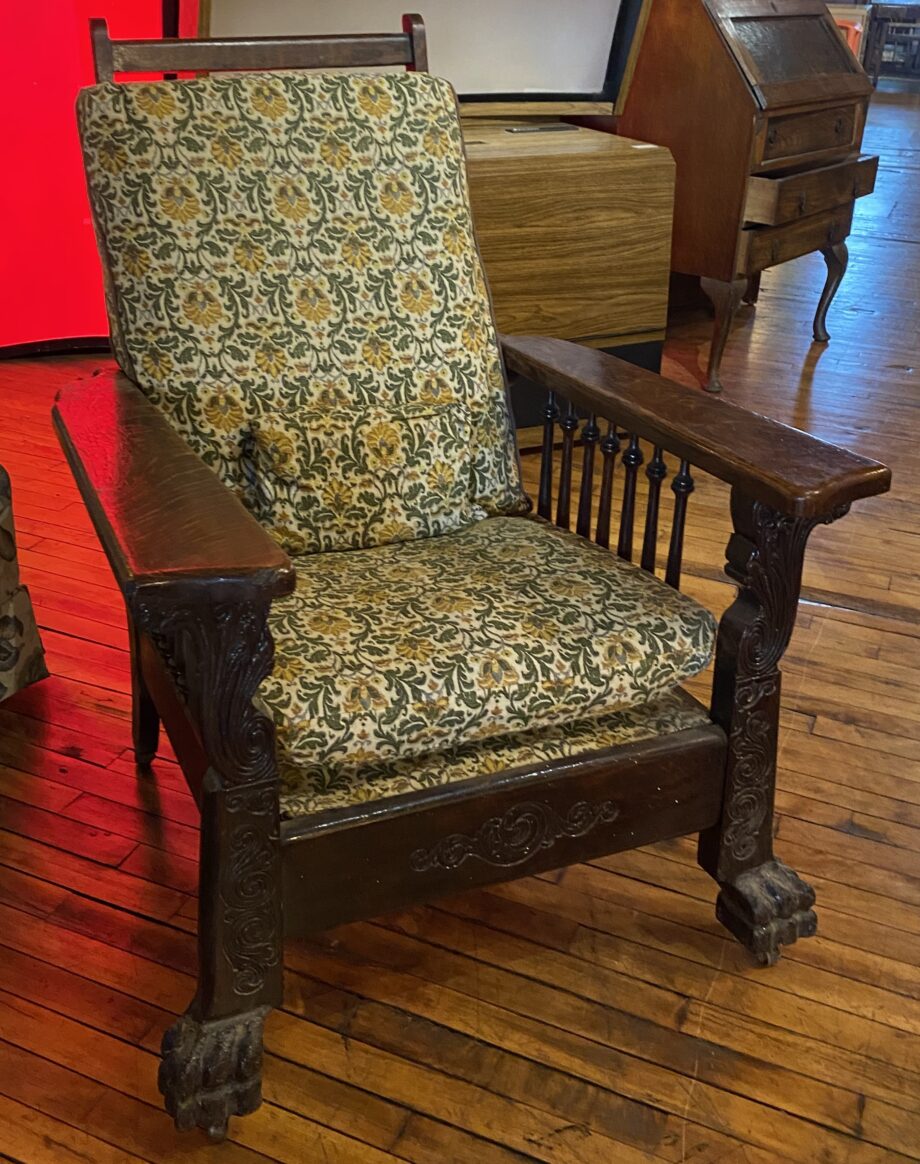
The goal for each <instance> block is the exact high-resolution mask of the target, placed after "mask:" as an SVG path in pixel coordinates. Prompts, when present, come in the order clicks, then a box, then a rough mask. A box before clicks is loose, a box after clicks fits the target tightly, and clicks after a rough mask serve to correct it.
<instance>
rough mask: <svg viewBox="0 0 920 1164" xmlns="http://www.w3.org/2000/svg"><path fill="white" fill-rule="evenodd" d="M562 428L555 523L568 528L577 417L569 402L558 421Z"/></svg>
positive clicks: (569, 523)
mask: <svg viewBox="0 0 920 1164" xmlns="http://www.w3.org/2000/svg"><path fill="white" fill-rule="evenodd" d="M560 428H561V429H562V466H561V468H560V470H559V496H558V498H557V502H556V525H558V526H561V527H562V529H568V528H569V526H570V525H571V521H572V519H571V510H572V465H573V462H574V459H575V431H576V429H577V428H578V417H577V416H576V414H575V408H574V406H573V405H572V404H571V402H569V403H568V404H567V406H566V409H565V412H564V413H563V416H562V420H561V421H560Z"/></svg>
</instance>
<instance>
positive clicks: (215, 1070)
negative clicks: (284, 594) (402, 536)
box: [132, 579, 283, 1137]
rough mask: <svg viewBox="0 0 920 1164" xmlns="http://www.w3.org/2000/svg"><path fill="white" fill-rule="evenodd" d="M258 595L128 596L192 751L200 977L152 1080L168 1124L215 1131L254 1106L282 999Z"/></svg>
mask: <svg viewBox="0 0 920 1164" xmlns="http://www.w3.org/2000/svg"><path fill="white" fill-rule="evenodd" d="M268 609H269V601H268V599H267V598H262V597H261V596H260V595H259V594H258V592H257V591H254V588H253V587H252V586H245V585H242V586H237V585H233V584H230V583H224V582H222V581H221V580H219V579H218V580H209V581H207V582H202V583H195V584H188V585H185V586H179V587H177V586H169V585H167V586H163V587H162V589H159V588H151V590H150V591H148V592H147V593H146V594H143V595H141V596H140V597H139V598H138V599H137V600H136V601H135V602H134V603H133V604H132V614H133V617H134V620H135V625H136V626H137V628H138V630H139V631H141V632H142V633H143V634H146V635H147V636H148V637H149V638H150V639H151V640H152V641H153V644H154V646H155V647H156V649H157V651H158V653H159V655H160V657H161V659H162V660H163V663H164V665H165V667H166V669H167V671H168V672H169V674H170V675H171V677H172V679H173V683H174V685H175V688H176V692H177V694H178V695H179V698H180V699H181V701H182V703H183V704H184V706H185V711H186V714H187V717H188V719H189V721H190V722H191V724H192V725H193V727H194V729H195V733H196V734H197V737H198V739H199V740H200V741H201V746H202V748H203V750H204V753H205V757H206V761H207V771H206V774H205V776H204V779H203V781H202V782H201V789H200V797H199V800H200V807H201V839H200V861H199V900H198V988H197V991H196V994H195V997H194V999H193V1000H192V1003H191V1005H190V1007H189V1010H188V1013H187V1014H186V1015H184V1016H183V1017H182V1018H180V1019H179V1020H178V1022H177V1023H176V1024H175V1025H174V1026H173V1028H171V1030H170V1032H168V1033H167V1036H166V1038H165V1039H164V1042H163V1058H162V1064H161V1069H160V1089H161V1091H162V1092H163V1094H164V1096H165V1097H166V1106H167V1110H169V1111H170V1112H171V1113H172V1114H173V1116H174V1118H175V1120H176V1123H177V1125H178V1126H179V1127H180V1128H185V1127H193V1126H195V1125H196V1124H197V1125H199V1126H201V1127H203V1128H205V1129H206V1130H207V1131H208V1132H209V1134H211V1135H213V1136H218V1137H219V1136H222V1135H223V1134H224V1133H225V1131H226V1125H227V1119H228V1118H229V1116H231V1115H234V1114H245V1113H246V1112H249V1111H253V1110H255V1108H256V1107H258V1105H259V1102H260V1098H261V1092H260V1075H261V1062H262V1023H263V1020H264V1018H265V1015H266V1014H267V1013H268V1010H269V1008H270V1007H271V1006H274V1005H277V1003H279V1002H280V1000H281V972H282V938H283V919H282V910H281V892H282V890H281V837H280V821H279V779H278V770H277V763H276V759H275V747H274V724H273V723H272V721H271V718H270V717H269V716H268V715H267V714H266V713H265V711H264V710H263V708H262V706H261V704H260V703H259V700H258V690H259V686H260V684H261V683H262V681H263V680H264V679H265V678H266V676H267V675H268V674H269V673H270V671H271V667H272V656H273V645H272V640H271V636H270V633H269V630H268V622H267V617H268Z"/></svg>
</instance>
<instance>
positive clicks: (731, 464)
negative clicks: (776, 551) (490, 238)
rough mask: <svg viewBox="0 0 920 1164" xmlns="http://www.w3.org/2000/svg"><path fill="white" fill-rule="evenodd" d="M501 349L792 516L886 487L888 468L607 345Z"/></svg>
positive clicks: (542, 342) (524, 343) (571, 395)
mask: <svg viewBox="0 0 920 1164" xmlns="http://www.w3.org/2000/svg"><path fill="white" fill-rule="evenodd" d="M502 348H503V351H504V357H505V363H506V365H507V366H508V368H509V369H510V370H511V371H513V372H518V373H520V374H521V375H523V376H527V377H529V378H530V379H531V380H536V381H538V382H539V383H540V384H541V385H543V386H544V387H545V388H547V389H551V390H553V391H558V392H560V393H561V394H562V395H563V396H565V397H566V398H567V399H569V400H571V401H572V403H573V404H576V405H578V406H579V407H580V408H584V409H587V410H588V411H589V412H591V413H594V414H597V415H599V416H603V417H605V418H607V419H611V420H615V421H616V422H617V424H620V425H622V426H623V428H625V429H627V430H629V431H630V432H635V433H636V434H638V435H639V436H640V437H644V438H645V439H647V440H650V441H652V442H653V443H654V444H656V445H660V446H661V447H662V448H664V449H667V450H668V451H669V452H672V453H676V454H677V455H679V456H680V457H682V458H685V459H686V460H688V461H690V462H691V464H693V465H696V466H698V467H699V468H701V469H705V470H706V471H707V472H709V473H712V474H713V475H714V476H716V477H719V478H721V480H723V481H727V482H729V483H730V484H732V485H737V486H739V487H740V488H741V490H742V491H743V492H744V493H746V494H748V495H749V496H750V497H752V498H754V499H755V500H757V501H762V502H764V503H766V504H768V505H770V506H771V507H772V508H774V509H776V510H778V511H779V512H780V513H783V514H786V515H788V516H790V517H817V516H820V515H823V514H827V513H830V512H831V511H832V510H835V509H837V508H838V507H839V506H841V505H848V504H849V503H850V502H852V501H856V500H857V499H858V498H860V497H870V496H872V495H873V494H875V493H884V492H885V491H886V490H887V489H888V488H889V487H890V484H891V470H890V469H888V468H887V467H886V466H885V465H881V464H879V462H878V461H871V460H868V459H867V458H866V457H860V456H858V455H857V454H856V453H851V452H849V451H848V450H847V449H841V448H838V447H837V446H836V445H830V444H827V443H826V442H825V441H822V440H818V438H817V437H813V436H810V435H809V434H808V433H804V432H801V431H800V430H799V429H796V428H790V427H789V426H788V425H785V424H780V423H779V422H778V421H776V420H770V419H769V417H766V416H761V415H760V414H759V413H756V412H749V411H748V410H747V409H746V408H739V407H738V405H736V404H732V403H730V402H729V401H727V400H721V399H719V398H718V397H715V396H710V395H707V394H705V393H703V392H699V391H696V390H694V389H691V388H685V387H683V386H682V385H680V384H675V383H674V382H673V381H671V380H666V379H664V378H663V377H662V376H657V375H655V373H654V372H647V371H645V370H643V369H642V368H636V367H633V365H632V364H627V363H625V362H624V361H623V360H618V359H616V358H615V357H613V356H610V355H607V354H606V353H605V352H599V351H595V350H593V349H591V348H585V347H581V346H579V345H578V344H573V343H568V342H566V341H565V340H557V339H547V338H544V337H542V336H502Z"/></svg>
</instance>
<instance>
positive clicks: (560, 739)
mask: <svg viewBox="0 0 920 1164" xmlns="http://www.w3.org/2000/svg"><path fill="white" fill-rule="evenodd" d="M709 723H710V720H709V716H708V715H707V713H706V710H705V708H703V707H701V706H700V704H698V703H697V702H696V701H695V700H693V699H690V697H689V696H687V695H686V694H685V693H684V692H682V691H671V692H669V693H668V694H667V695H662V696H661V697H660V698H659V699H656V700H653V702H651V703H647V704H645V705H644V706H642V707H633V708H629V709H628V710H626V711H614V712H609V713H608V714H606V715H600V716H598V717H597V718H595V719H582V720H577V721H573V722H571V723H561V724H556V725H555V726H553V727H547V728H538V729H536V730H535V731H529V732H513V733H512V734H511V735H507V736H500V737H499V738H498V739H494V740H478V741H475V742H473V743H465V744H459V745H457V746H456V747H453V748H448V749H446V750H445V751H442V752H429V753H427V754H426V755H423V756H414V757H413V758H412V759H410V760H389V761H385V760H378V761H373V762H371V763H363V764H362V763H358V764H337V765H336V764H313V765H309V766H307V767H305V768H297V767H296V766H294V765H293V764H292V763H291V759H290V756H288V755H286V754H282V776H283V778H284V786H283V790H282V796H281V814H282V816H283V817H285V818H286V819H288V820H293V819H294V818H296V817H300V816H310V815H312V814H313V813H317V812H323V811H324V810H326V809H332V808H347V807H348V806H349V805H353V804H362V803H366V802H367V801H370V800H383V799H384V798H385V797H388V796H398V795H400V794H403V793H409V792H420V791H422V790H423V789H426V788H437V787H440V786H441V785H444V784H450V783H454V782H457V781H461V780H473V779H475V778H476V777H477V776H491V775H493V774H494V773H496V772H510V771H512V770H513V769H515V768H524V767H527V766H532V765H535V764H540V763H551V762H552V761H554V760H567V759H571V758H573V757H576V756H583V755H587V754H589V753H595V752H599V751H601V750H603V749H605V748H614V747H621V746H623V745H625V744H635V743H638V742H639V741H640V740H650V739H657V738H658V737H660V736H666V735H670V734H671V733H672V732H679V731H686V730H688V729H689V728H697V727H703V726H705V725H707V724H709Z"/></svg>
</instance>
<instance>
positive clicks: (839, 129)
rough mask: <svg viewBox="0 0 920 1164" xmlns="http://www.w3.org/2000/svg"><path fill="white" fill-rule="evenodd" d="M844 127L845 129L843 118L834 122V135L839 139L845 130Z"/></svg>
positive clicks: (845, 124)
mask: <svg viewBox="0 0 920 1164" xmlns="http://www.w3.org/2000/svg"><path fill="white" fill-rule="evenodd" d="M846 127H847V123H846V119H845V118H843V117H838V118H837V120H836V121H835V122H834V133H835V134H836V135H837V136H838V137H840V135H841V134H842V133H843V131H844V130H845V129H846Z"/></svg>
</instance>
